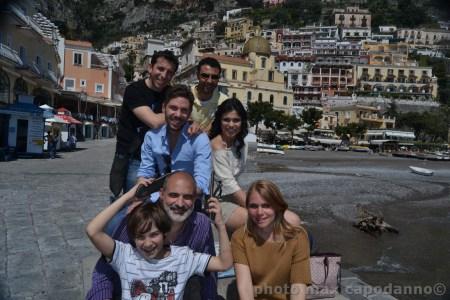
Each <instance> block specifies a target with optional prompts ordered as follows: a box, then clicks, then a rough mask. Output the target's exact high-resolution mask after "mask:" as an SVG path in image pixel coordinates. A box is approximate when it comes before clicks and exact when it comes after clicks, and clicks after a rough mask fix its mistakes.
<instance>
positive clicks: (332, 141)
mask: <svg viewBox="0 0 450 300" xmlns="http://www.w3.org/2000/svg"><path fill="white" fill-rule="evenodd" d="M310 140H311V141H314V142H319V143H321V144H325V145H340V144H341V143H342V140H336V139H320V138H315V137H311V138H310Z"/></svg>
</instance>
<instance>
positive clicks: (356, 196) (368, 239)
mask: <svg viewBox="0 0 450 300" xmlns="http://www.w3.org/2000/svg"><path fill="white" fill-rule="evenodd" d="M410 165H413V166H418V167H424V168H429V169H433V170H434V171H435V174H434V175H433V176H431V177H426V176H420V175H417V174H413V173H411V171H410V170H409V168H408V166H410ZM260 178H265V179H269V180H272V181H274V182H276V183H277V184H278V185H279V187H280V189H281V191H282V192H283V194H284V196H285V197H286V199H287V200H288V202H289V206H290V208H291V209H293V210H294V211H296V212H298V213H299V214H300V216H301V217H302V219H303V220H304V221H305V222H306V224H307V225H306V226H307V227H308V228H309V229H310V230H311V232H312V233H313V235H314V238H315V241H316V248H317V250H318V251H321V252H337V253H340V254H342V255H343V267H344V268H346V269H350V270H351V271H353V272H355V273H356V274H358V275H359V276H360V277H361V278H362V279H363V280H365V281H367V282H368V283H369V284H371V285H374V286H387V285H388V284H392V285H401V286H410V285H414V286H416V285H420V286H425V285H431V286H433V285H434V284H436V283H443V284H445V285H446V287H447V293H446V294H445V295H443V296H437V295H432V294H430V295H395V297H396V298H399V299H450V291H449V290H450V162H435V161H421V160H416V159H405V158H396V157H385V156H380V155H378V154H367V153H355V152H328V151H318V152H310V151H299V150H297V151H295V150H293V151H287V152H286V155H284V156H277V155H270V154H262V153H256V152H253V151H251V152H250V154H249V162H248V166H247V170H246V173H244V174H242V176H241V178H240V182H241V183H242V185H243V186H244V187H247V186H248V185H249V183H250V182H251V181H253V180H255V179H260ZM358 203H359V204H362V205H363V206H364V207H366V208H368V209H369V210H370V211H373V212H376V213H380V214H382V215H383V216H384V218H385V220H386V221H387V222H388V223H389V224H391V225H393V226H394V227H396V228H397V229H399V231H400V234H398V235H397V234H393V233H384V234H383V235H382V236H380V237H378V238H375V237H372V236H370V235H368V234H366V233H363V232H361V231H359V230H358V229H356V228H354V227H352V222H353V221H354V220H355V219H356V216H357V212H356V204H358Z"/></svg>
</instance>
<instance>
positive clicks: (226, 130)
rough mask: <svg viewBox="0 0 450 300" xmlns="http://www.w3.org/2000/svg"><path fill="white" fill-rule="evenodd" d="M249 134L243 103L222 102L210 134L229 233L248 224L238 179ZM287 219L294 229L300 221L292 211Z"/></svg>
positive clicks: (216, 177) (242, 191)
mask: <svg viewBox="0 0 450 300" xmlns="http://www.w3.org/2000/svg"><path fill="white" fill-rule="evenodd" d="M247 134H248V123H247V112H246V111H245V108H244V106H243V105H242V103H241V101H239V100H238V99H236V98H230V99H227V100H225V101H224V102H222V103H221V104H220V105H219V106H218V107H217V111H216V113H215V116H214V121H213V123H212V125H211V129H210V131H209V138H210V139H211V147H212V157H213V167H214V178H215V185H217V184H218V182H219V181H220V183H221V185H222V197H221V199H222V201H223V203H222V214H223V220H224V221H225V225H226V227H227V230H228V231H229V232H234V231H235V230H236V229H238V228H239V227H241V226H243V225H244V224H245V222H246V220H247V209H246V208H245V199H246V194H245V191H244V190H243V189H242V188H241V187H240V186H239V184H238V182H237V177H238V176H239V175H240V174H241V173H242V171H243V169H244V168H245V163H246V160H247V144H246V143H245V141H244V139H245V137H246V136H247ZM285 218H286V220H287V221H289V222H290V223H291V224H293V225H299V224H300V219H299V217H298V216H297V215H295V214H294V213H292V212H291V211H286V214H285Z"/></svg>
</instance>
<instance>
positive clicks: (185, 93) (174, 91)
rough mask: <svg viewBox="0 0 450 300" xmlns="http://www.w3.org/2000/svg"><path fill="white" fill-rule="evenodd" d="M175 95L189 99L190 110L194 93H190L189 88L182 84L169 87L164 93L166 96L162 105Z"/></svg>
mask: <svg viewBox="0 0 450 300" xmlns="http://www.w3.org/2000/svg"><path fill="white" fill-rule="evenodd" d="M177 97H183V98H186V99H188V100H189V106H190V108H191V110H192V106H193V105H194V94H192V91H191V88H190V87H188V86H187V85H184V84H176V85H174V86H172V87H170V88H169V90H168V91H167V94H166V98H165V99H164V101H163V106H166V105H167V103H169V101H170V100H172V99H173V98H177Z"/></svg>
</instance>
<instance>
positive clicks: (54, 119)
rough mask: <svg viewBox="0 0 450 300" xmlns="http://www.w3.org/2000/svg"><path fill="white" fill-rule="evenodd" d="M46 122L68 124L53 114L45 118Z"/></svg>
mask: <svg viewBox="0 0 450 300" xmlns="http://www.w3.org/2000/svg"><path fill="white" fill-rule="evenodd" d="M45 122H47V123H60V124H70V123H69V122H68V121H66V120H63V119H61V118H58V117H57V116H53V118H47V119H45Z"/></svg>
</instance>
